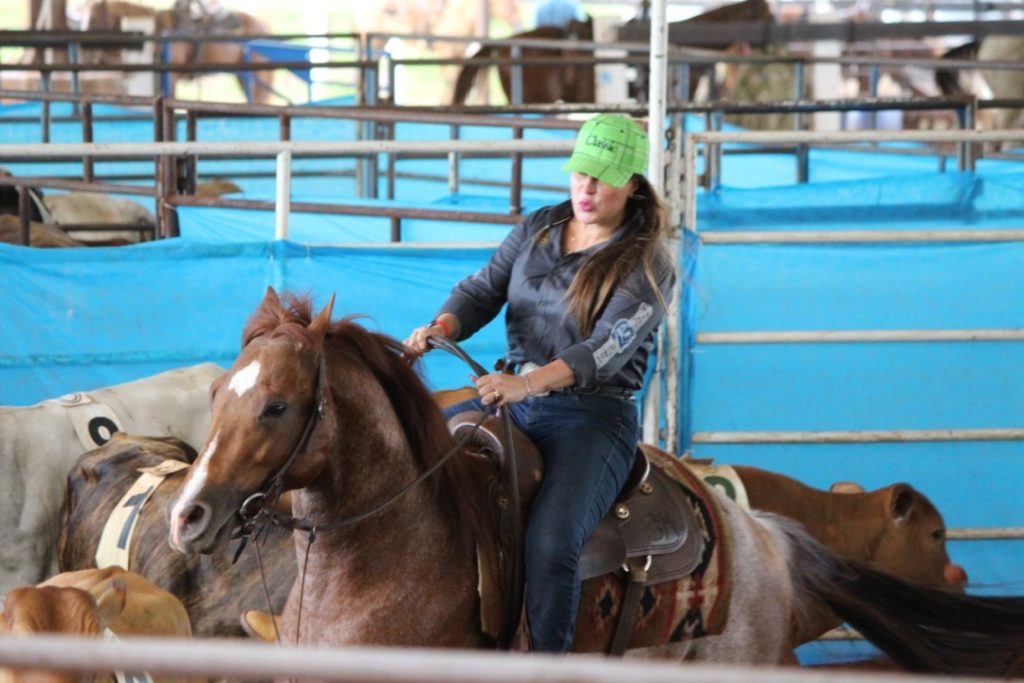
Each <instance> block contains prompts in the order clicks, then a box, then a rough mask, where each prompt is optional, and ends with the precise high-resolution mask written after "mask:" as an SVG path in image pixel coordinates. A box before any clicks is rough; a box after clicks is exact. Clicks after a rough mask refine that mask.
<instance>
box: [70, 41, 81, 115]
mask: <svg viewBox="0 0 1024 683" xmlns="http://www.w3.org/2000/svg"><path fill="white" fill-rule="evenodd" d="M68 61H69V62H71V63H72V64H78V63H79V46H78V43H69V44H68ZM80 78H81V76H80V75H79V73H78V72H77V71H72V72H71V93H72V94H74V95H77V94H79V93H80V92H82V87H81V83H79V80H80ZM71 112H72V114H77V113H78V100H75V101H74V102H73V103H72V104H71Z"/></svg>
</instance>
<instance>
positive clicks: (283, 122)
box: [277, 114, 292, 142]
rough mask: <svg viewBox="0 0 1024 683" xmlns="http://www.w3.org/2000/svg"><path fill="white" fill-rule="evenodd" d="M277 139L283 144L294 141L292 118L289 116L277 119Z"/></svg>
mask: <svg viewBox="0 0 1024 683" xmlns="http://www.w3.org/2000/svg"><path fill="white" fill-rule="evenodd" d="M277 122H278V125H277V131H278V133H277V137H278V139H279V140H281V141H282V142H285V141H288V140H291V139H292V117H291V116H289V115H288V114H281V115H280V116H278V117H277Z"/></svg>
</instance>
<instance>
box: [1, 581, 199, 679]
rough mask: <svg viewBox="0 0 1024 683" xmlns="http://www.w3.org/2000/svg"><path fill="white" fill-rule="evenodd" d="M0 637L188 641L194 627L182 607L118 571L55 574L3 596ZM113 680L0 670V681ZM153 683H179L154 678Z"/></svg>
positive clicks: (162, 592)
mask: <svg viewBox="0 0 1024 683" xmlns="http://www.w3.org/2000/svg"><path fill="white" fill-rule="evenodd" d="M3 610H4V611H3V613H2V615H0V617H2V618H0V634H3V635H10V636H31V635H34V634H43V633H46V634H60V635H80V636H95V637H100V636H106V637H119V636H152V637H170V638H189V637H191V635H192V629H191V627H190V625H189V619H188V613H187V612H186V611H185V607H184V605H182V604H181V601H180V600H178V599H177V598H176V597H174V596H173V595H171V594H170V593H168V592H167V591H165V590H163V589H161V588H158V587H156V586H155V585H153V584H152V583H150V582H149V581H148V580H146V579H144V578H143V577H142V576H139V575H138V574H135V573H133V572H129V571H126V570H124V569H122V568H121V567H107V568H105V569H85V570H81V571H76V572H66V573H64V574H58V575H56V576H54V577H53V578H51V579H49V580H47V581H44V582H43V583H41V584H39V585H38V586H23V587H20V588H13V589H11V590H10V591H8V592H7V595H5V596H4V607H3ZM75 680H93V681H113V680H114V676H113V675H112V674H97V675H96V676H95V677H93V678H89V677H87V678H85V679H82V678H81V677H76V676H74V675H72V674H71V673H69V672H41V671H32V672H27V671H15V670H8V669H0V681H4V683H8V682H10V683H19V682H21V681H26V682H27V681H31V682H32V683H64V682H65V681H68V682H70V681H75ZM153 680H154V683H156V682H163V683H171V682H173V681H179V680H183V679H179V678H171V677H165V678H154V679H153Z"/></svg>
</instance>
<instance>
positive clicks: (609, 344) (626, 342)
mask: <svg viewBox="0 0 1024 683" xmlns="http://www.w3.org/2000/svg"><path fill="white" fill-rule="evenodd" d="M652 315H654V307H653V306H651V305H650V304H648V303H642V304H640V306H639V307H638V308H637V309H636V313H634V314H633V315H632V316H630V317H629V318H620V319H619V320H616V321H615V324H614V325H612V329H611V333H610V334H609V336H608V341H606V342H605V343H604V344H601V346H600V347H599V348H598V349H597V350H596V351H595V352H594V363H595V365H597V367H598V368H603V367H604V366H605V365H607V364H608V361H610V360H611V359H612V358H614V357H615V356H617V355H618V354H620V353H622V352H623V351H624V350H626V349H628V348H629V347H630V345H631V344H632V343H633V342H634V341H636V337H637V334H638V332H637V331H638V330H639V329H640V328H641V327H642V326H643V324H644V323H645V322H647V321H648V320H650V319H651V316H652Z"/></svg>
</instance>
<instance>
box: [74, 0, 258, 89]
mask: <svg viewBox="0 0 1024 683" xmlns="http://www.w3.org/2000/svg"><path fill="white" fill-rule="evenodd" d="M187 9H188V8H187V7H186V8H185V10H184V11H183V9H182V7H179V6H177V5H176V7H175V8H173V9H165V10H158V9H154V8H153V7H149V6H147V5H143V4H140V3H136V2H128V1H127V0H89V2H87V4H86V5H85V6H84V7H83V8H82V18H81V27H82V30H83V31H121V30H123V27H122V23H121V22H122V20H123V19H135V18H141V19H152V21H153V24H154V29H153V34H154V35H156V36H161V35H165V34H168V33H172V32H179V33H180V32H187V33H188V34H190V35H192V34H194V35H196V36H213V35H224V36H243V35H267V34H270V33H272V31H271V27H270V25H269V24H267V23H266V22H265V21H263V20H262V19H260V18H258V17H255V16H253V15H252V14H249V13H248V12H242V11H233V12H227V11H221V12H219V13H216V14H214V15H203V14H196V13H194V12H193V13H189V12H188V11H187ZM158 49H159V46H158ZM83 61H84V62H86V63H91V64H110V65H111V66H114V65H117V64H121V63H123V59H122V55H121V51H120V50H104V49H98V50H85V51H83ZM163 61H166V63H167V64H169V65H193V64H206V63H216V64H238V65H244V64H246V56H245V46H244V42H242V41H237V40H224V41H216V40H204V41H200V42H192V41H175V40H171V41H170V42H169V46H168V54H167V55H166V59H165V60H163ZM252 61H257V62H258V61H266V60H265V59H264V58H263V57H261V56H259V55H254V56H253V57H252ZM235 75H236V78H237V79H238V82H239V85H240V86H241V88H242V92H243V93H245V95H246V98H247V99H250V100H251V101H252V102H256V103H260V104H266V103H268V102H270V101H271V100H272V99H273V97H274V88H273V78H274V72H273V71H255V72H254V71H238V72H235ZM196 77H198V75H194V74H189V73H175V72H173V71H172V72H169V73H168V78H167V81H168V83H169V86H168V95H169V96H171V97H173V96H174V91H175V87H176V85H177V83H178V81H179V80H189V79H192V78H196ZM250 83H251V84H252V87H251V88H250V87H248V86H249V84H250ZM250 92H251V95H250Z"/></svg>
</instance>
